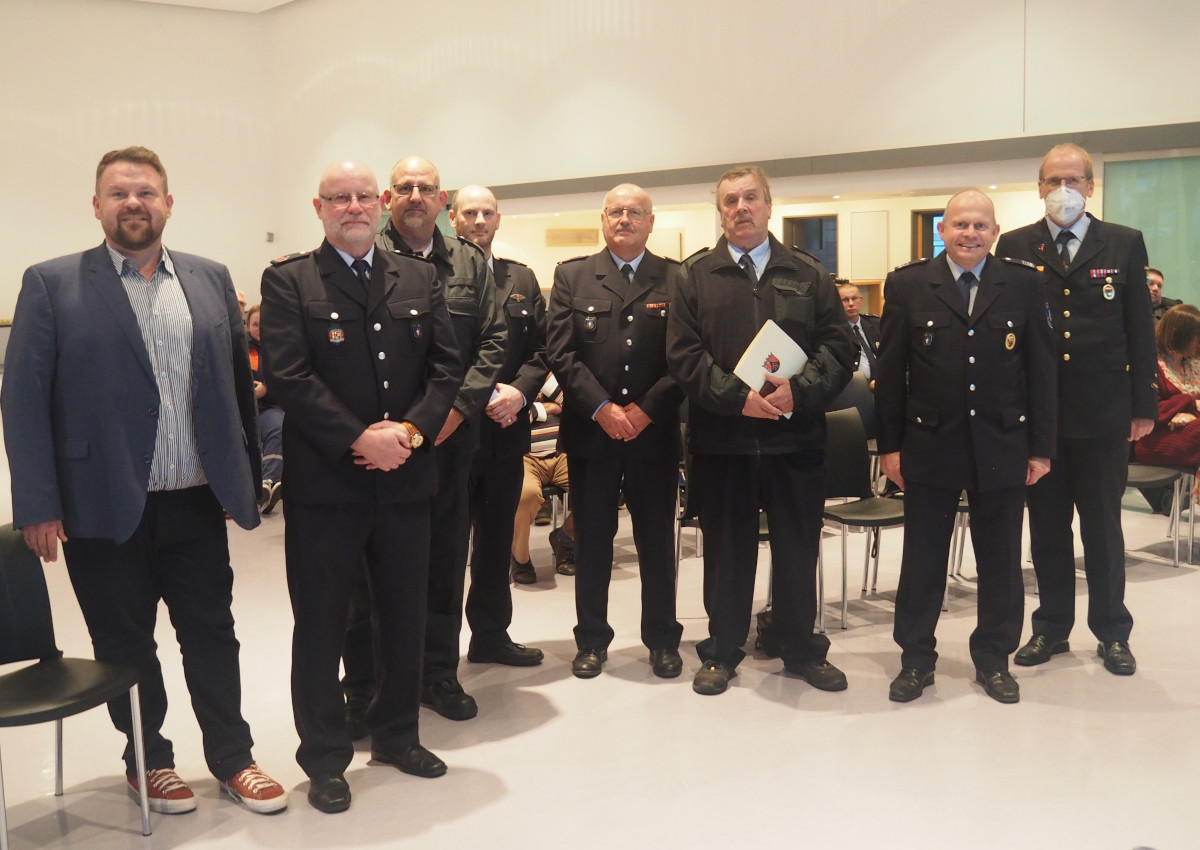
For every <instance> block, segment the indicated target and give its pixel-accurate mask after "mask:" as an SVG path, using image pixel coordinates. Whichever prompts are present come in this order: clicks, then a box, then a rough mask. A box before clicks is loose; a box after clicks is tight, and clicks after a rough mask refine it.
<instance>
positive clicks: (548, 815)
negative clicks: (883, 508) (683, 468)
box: [0, 470, 1200, 850]
mask: <svg viewBox="0 0 1200 850" xmlns="http://www.w3.org/2000/svg"><path fill="white" fill-rule="evenodd" d="M4 477H6V470H5V471H4V473H3V474H0V478H4ZM0 485H2V488H3V490H4V491H5V492H4V495H3V496H2V497H0V500H2V501H0V509H6V508H7V504H6V502H7V496H8V494H7V492H6V491H7V481H6V480H0ZM1126 503H1127V506H1128V507H1129V509H1128V510H1127V511H1126V512H1125V520H1126V522H1125V531H1126V536H1127V543H1128V545H1129V547H1130V549H1131V550H1134V551H1133V552H1132V553H1131V556H1130V559H1129V566H1128V575H1129V586H1128V602H1129V606H1130V608H1131V610H1132V611H1133V614H1134V617H1135V618H1136V619H1137V625H1136V627H1135V629H1134V633H1133V640H1132V647H1133V650H1134V652H1135V653H1136V655H1137V658H1138V662H1139V669H1138V672H1137V675H1135V676H1133V677H1131V678H1118V677H1115V676H1112V675H1110V674H1108V673H1107V672H1105V671H1104V670H1103V668H1102V667H1101V666H1100V663H1099V661H1098V659H1097V658H1096V655H1095V641H1094V640H1093V639H1092V637H1091V636H1090V635H1089V634H1088V633H1087V631H1086V628H1084V627H1083V626H1082V625H1081V626H1080V627H1079V628H1077V629H1076V630H1075V633H1074V635H1073V636H1072V650H1073V651H1072V652H1071V653H1070V654H1069V655H1064V656H1060V657H1058V658H1056V659H1055V660H1054V661H1053V662H1051V663H1050V664H1048V665H1046V666H1044V667H1040V668H1036V669H1024V668H1015V672H1016V675H1017V677H1018V679H1019V681H1020V684H1021V702H1020V704H1019V705H1015V706H1005V705H1000V704H998V703H996V702H993V701H992V700H990V699H988V698H987V697H985V696H984V695H983V694H982V691H981V689H980V687H979V686H978V685H976V684H974V683H973V669H972V666H971V663H970V659H969V656H968V653H967V647H966V640H967V635H968V634H969V632H970V630H971V628H972V627H973V623H974V589H973V583H972V581H971V577H972V576H973V574H974V568H973V563H974V562H973V557H972V554H971V552H970V551H968V552H967V556H966V567H965V574H966V576H967V578H966V579H965V580H962V581H955V582H954V583H953V586H952V589H951V595H950V602H951V608H950V611H949V612H947V613H945V614H943V616H942V623H941V628H940V631H939V638H940V641H941V645H940V649H941V651H942V657H941V661H940V664H939V666H938V670H937V683H936V685H935V686H933V687H932V688H930V689H929V690H927V691H926V693H925V695H924V696H923V697H922V698H921V699H920V700H918V701H916V702H914V703H911V704H908V705H897V704H894V703H890V702H889V701H888V699H887V688H888V682H889V681H890V679H891V677H892V676H894V675H895V673H896V672H897V671H898V668H899V653H898V651H897V649H896V647H895V645H894V644H893V643H892V640H891V610H892V598H893V594H894V590H895V585H896V576H897V571H898V562H899V552H900V543H901V532H899V531H892V532H885V534H884V552H883V566H882V568H881V576H880V585H879V586H880V593H879V594H878V595H863V594H860V592H859V584H858V583H857V577H858V575H859V571H860V570H861V563H862V561H861V557H862V556H861V553H862V549H861V547H862V544H863V537H862V536H861V535H856V536H854V537H852V538H851V553H852V554H851V560H852V568H851V604H850V614H851V621H850V628H849V629H848V630H847V631H841V630H840V629H837V628H836V624H837V610H836V607H837V602H838V598H839V592H838V587H837V586H838V584H839V582H838V581H837V578H838V576H837V571H838V563H839V556H838V550H839V548H840V547H838V545H837V542H836V538H833V537H830V538H827V543H826V548H827V555H828V557H829V563H828V564H827V570H828V572H829V579H830V587H829V589H828V591H827V601H828V602H829V603H830V607H829V609H828V615H829V618H830V620H829V623H830V626H831V630H830V634H831V637H832V640H833V648H832V650H831V653H830V659H831V660H832V661H833V662H834V663H835V664H837V665H838V666H840V667H841V668H842V669H844V670H845V671H846V673H847V674H848V676H849V679H850V688H849V690H848V691H846V692H843V693H839V694H828V693H821V692H819V691H816V690H814V689H812V688H811V687H809V686H808V685H807V684H805V683H804V682H802V681H800V680H798V679H795V678H792V677H789V676H787V675H784V674H783V673H782V672H781V665H780V663H779V662H778V661H775V660H770V659H767V658H764V657H762V656H759V655H755V654H751V656H750V657H748V658H747V659H746V661H745V662H743V664H742V665H741V667H740V668H739V672H740V675H739V676H738V678H736V679H735V680H734V683H733V686H732V688H731V689H730V691H729V692H728V693H726V694H724V695H722V696H719V697H701V696H698V695H696V694H694V693H693V692H692V690H691V684H690V683H691V676H692V674H693V673H694V672H695V670H696V668H697V666H698V662H697V660H696V657H695V653H694V651H693V647H694V645H695V643H696V642H697V641H698V640H700V639H701V638H702V637H704V636H705V634H706V631H705V628H706V627H705V619H704V616H703V607H702V604H701V592H700V588H701V569H700V561H699V560H698V559H696V558H694V557H689V558H686V559H685V560H684V563H683V566H682V570H681V575H680V592H679V615H680V620H681V621H682V622H683V624H684V646H683V652H684V659H685V671H684V675H683V676H681V677H680V678H679V679H676V680H674V681H663V680H658V679H655V678H654V677H653V675H652V674H651V673H650V669H649V666H648V664H647V663H646V652H645V650H644V649H643V648H642V647H641V646H640V645H639V643H638V639H637V620H638V608H637V594H638V585H639V582H638V577H637V567H636V559H635V557H634V554H633V550H632V543H631V539H630V535H629V529H628V520H627V519H625V518H623V519H622V526H621V528H622V532H621V537H620V540H619V543H620V544H621V547H620V550H619V554H618V564H617V566H616V568H615V569H614V572H613V583H612V619H613V625H614V627H615V628H616V631H617V638H616V641H615V642H614V644H613V647H612V651H611V652H610V655H609V662H608V664H607V666H606V668H605V672H604V674H603V675H602V676H601V677H599V678H597V679H593V680H590V681H583V680H579V679H575V678H573V677H572V676H571V674H570V670H569V662H570V660H571V657H572V656H573V654H574V645H573V642H572V639H571V627H572V625H573V624H574V609H573V602H572V589H573V579H570V578H563V577H556V576H555V575H554V573H553V571H552V570H548V569H547V568H546V565H547V564H549V562H550V557H549V547H548V546H547V545H546V537H545V533H544V530H538V531H537V533H536V534H535V542H536V544H537V545H536V546H535V548H534V562H535V564H536V565H537V566H538V567H539V577H540V581H539V582H538V584H536V585H533V586H530V587H518V588H516V589H515V591H514V598H515V606H516V616H515V623H514V626H513V629H512V634H513V636H514V637H515V638H516V639H517V640H519V641H522V642H525V643H528V644H530V645H536V646H539V647H541V648H542V649H544V650H545V652H546V656H547V659H546V662H545V664H543V665H542V666H540V667H536V668H531V669H524V670H514V669H506V668H501V667H493V666H480V665H472V664H468V663H466V662H465V660H464V663H463V666H462V670H461V678H462V681H463V683H464V685H465V686H466V688H467V690H468V692H470V693H472V694H473V695H475V697H476V698H477V699H478V701H479V705H480V714H479V717H478V718H476V719H474V720H471V721H468V722H465V723H455V722H452V721H449V720H445V719H443V718H441V717H438V716H437V715H435V714H433V713H432V712H430V711H428V710H423V713H422V721H423V722H422V739H423V742H424V743H425V744H426V746H428V747H429V748H430V749H432V750H433V751H434V752H436V753H438V754H439V755H441V756H442V757H443V758H444V759H445V760H446V762H447V763H448V764H449V766H450V770H449V773H448V774H447V775H446V776H445V777H443V778H440V779H436V780H426V779H417V778H414V777H411V776H406V775H404V774H401V773H399V772H398V771H396V770H395V769H393V768H390V767H384V766H372V765H370V764H368V761H369V751H368V749H366V748H364V747H363V746H362V745H360V749H359V752H358V755H357V756H356V758H355V760H354V763H353V765H352V766H351V768H350V771H349V772H348V779H349V781H350V785H351V788H352V790H353V795H354V801H353V805H352V806H351V808H350V811H349V812H347V813H345V814H341V815H336V816H330V815H323V814H320V813H319V812H317V811H316V810H314V809H312V808H311V807H310V806H309V805H308V804H307V802H306V801H305V791H306V789H307V787H308V785H307V780H306V778H305V776H304V775H303V773H302V772H301V771H300V769H299V767H298V766H297V765H296V763H295V761H294V759H293V754H294V751H295V747H296V744H297V739H296V734H295V730H294V728H293V725H292V716H291V709H290V702H289V695H288V652H289V650H288V647H289V640H290V633H291V628H292V621H291V615H290V609H289V606H288V599H287V591H286V588H285V585H284V578H283V559H282V548H283V546H282V544H283V522H284V521H283V518H282V517H281V516H276V517H268V518H266V519H265V521H264V523H263V525H262V527H261V528H259V529H257V530H256V531H253V532H244V531H241V530H238V529H236V528H235V529H233V530H232V531H231V538H232V548H233V557H234V565H235V568H236V570H237V575H238V578H237V585H236V588H235V614H236V616H237V622H238V633H239V637H240V638H241V642H242V647H243V652H242V663H243V667H242V679H243V682H244V700H243V702H244V711H245V715H246V717H247V719H248V720H249V721H250V724H251V726H252V728H253V730H254V734H255V737H256V739H257V741H258V744H257V746H256V748H255V755H256V757H257V758H258V760H259V762H260V763H261V764H262V765H263V766H264V768H265V769H266V770H268V771H269V772H270V773H272V774H273V775H274V776H275V777H276V778H278V779H279V780H280V781H282V782H283V783H284V784H285V786H286V787H288V788H289V789H290V790H291V792H292V805H291V807H290V808H289V809H288V810H287V811H286V812H283V813H281V814H278V815H274V816H262V815H255V814H252V813H250V812H248V811H246V810H244V809H241V808H239V807H237V806H235V805H234V804H232V803H230V802H228V801H227V800H224V799H221V798H220V797H219V795H218V789H217V784H216V781H215V780H214V779H213V778H212V777H210V776H208V775H207V773H206V771H205V768H204V762H203V759H202V757H201V752H200V746H199V734H198V730H197V727H196V723H195V719H194V717H193V716H192V713H191V711H190V709H189V705H188V699H187V693H186V690H185V688H184V686H183V682H182V677H181V674H180V667H179V661H178V650H177V648H176V644H175V642H174V639H173V635H172V633H171V629H170V626H169V624H168V623H167V622H166V617H165V615H164V617H163V618H162V619H163V624H162V628H161V635H160V643H161V647H162V648H161V656H162V658H163V659H164V667H165V669H166V671H167V675H168V676H169V680H168V687H169V689H170V695H171V698H172V706H171V710H170V713H169V715H168V720H167V729H166V732H167V734H168V735H169V736H170V737H171V738H173V739H174V741H175V747H176V754H177V760H178V769H179V772H180V773H181V774H182V775H183V776H184V777H185V778H186V779H188V780H189V781H190V782H191V783H192V784H193V787H194V788H195V790H196V792H197V795H198V796H199V798H200V800H199V802H200V805H199V809H198V811H196V812H194V813H191V814H186V815H176V816H167V815H153V816H152V825H153V829H154V834H153V836H151V837H150V838H145V839H144V838H143V837H142V836H141V835H140V829H139V817H138V812H137V808H136V806H135V805H134V804H133V803H132V802H131V801H130V799H129V798H128V796H127V795H126V793H125V788H124V781H123V779H122V776H121V773H122V768H121V762H120V759H119V756H120V752H121V748H122V741H121V740H120V738H119V737H118V735H117V734H116V733H115V732H114V731H113V729H112V728H111V726H110V725H109V722H108V718H107V715H106V714H105V713H104V712H103V711H93V712H90V713H88V714H85V715H82V716H79V717H76V718H73V719H71V720H69V721H68V722H67V724H66V733H65V734H66V748H67V754H66V794H65V796H64V797H62V798H61V799H56V798H55V797H54V796H53V757H52V752H53V727H52V725H46V726H39V727H32V728H24V729H4V730H0V750H2V752H3V768H4V780H5V791H6V794H7V795H8V818H9V833H10V837H11V841H12V847H13V850H26V848H34V847H37V848H89V850H91V848H96V850H108V848H113V849H114V850H115V849H116V848H144V847H159V848H173V847H187V848H210V847H212V848H218V847H219V848H223V850H239V848H326V847H338V848H388V847H433V846H438V847H447V848H455V850H457V848H471V847H487V848H497V850H500V849H501V848H559V847H564V846H565V847H570V848H572V849H573V850H590V848H606V850H611V848H630V850H634V848H647V847H655V848H659V847H669V846H672V845H675V846H680V847H693V848H708V847H721V848H728V847H742V846H749V847H755V846H762V845H763V844H764V843H765V842H767V841H771V842H775V841H779V842H780V843H782V844H783V845H784V846H797V847H843V848H875V847H888V848H918V847H919V848H929V847H933V848H978V850H987V848H1014V847H1020V848H1023V850H1038V848H1087V850H1106V848H1112V849H1113V850H1129V849H1130V848H1134V847H1151V848H1156V850H1168V848H1195V847H1198V846H1200V837H1197V827H1198V826H1200V816H1198V815H1197V808H1198V802H1197V795H1196V786H1194V785H1192V783H1193V782H1195V781H1196V780H1197V773H1198V771H1197V767H1198V766H1200V735H1198V734H1197V730H1200V676H1197V674H1196V670H1197V668H1198V667H1200V640H1197V637H1198V630H1197V626H1196V621H1197V615H1198V613H1200V606H1198V605H1197V600H1198V599H1200V575H1198V571H1197V569H1196V568H1195V567H1192V566H1188V565H1184V566H1182V567H1180V568H1179V569H1175V568H1172V567H1171V566H1170V565H1169V564H1168V565H1163V564H1160V563H1153V562H1151V561H1149V560H1143V559H1141V558H1140V557H1139V556H1140V555H1142V554H1145V553H1153V554H1157V555H1162V556H1166V557H1169V555H1170V547H1169V546H1168V544H1167V543H1166V542H1165V540H1164V538H1165V532H1166V520H1165V519H1164V518H1162V517H1158V516H1152V515H1150V514H1149V513H1148V512H1147V511H1146V510H1145V506H1144V502H1142V501H1141V499H1140V497H1138V496H1137V495H1136V494H1134V493H1131V494H1129V495H1127V498H1126ZM686 551H687V552H688V554H690V553H691V551H692V550H691V545H690V534H689V535H688V537H687V547H686ZM760 573H761V575H762V576H765V573H766V569H765V552H764V568H763V569H762V570H761V571H760ZM47 575H48V577H49V581H50V586H51V594H52V597H53V602H54V608H55V613H56V617H57V627H58V632H59V642H60V645H61V647H62V648H63V649H64V650H65V651H66V652H67V653H68V654H69V655H84V656H89V655H90V644H89V642H88V639H87V635H86V631H85V629H84V627H83V623H82V621H81V618H80V615H79V611H78V607H77V606H76V604H75V601H74V598H73V596H72V594H71V590H70V586H69V584H68V582H67V579H66V575H65V571H64V569H63V568H62V566H61V564H60V565H52V566H49V567H48V569H47ZM1026 580H1027V582H1029V583H1031V582H1032V570H1030V569H1027V570H1026ZM1081 589H1082V585H1081ZM765 595H766V594H765V587H764V586H763V584H762V582H761V580H760V587H759V593H758V603H757V605H756V607H761V602H762V601H763V600H764V599H765ZM1034 603H1035V597H1034V596H1033V595H1032V594H1031V595H1030V596H1029V597H1028V598H1027V607H1028V609H1029V610H1031V609H1032V606H1033V605H1034ZM1083 603H1084V600H1083V598H1082V596H1081V598H1080V619H1081V620H1082V619H1083V613H1082V612H1083ZM1026 621H1027V622H1028V616H1027V617H1026ZM1026 630H1028V625H1026ZM464 646H465V641H464Z"/></svg>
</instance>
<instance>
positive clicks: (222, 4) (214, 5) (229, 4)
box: [137, 0, 292, 14]
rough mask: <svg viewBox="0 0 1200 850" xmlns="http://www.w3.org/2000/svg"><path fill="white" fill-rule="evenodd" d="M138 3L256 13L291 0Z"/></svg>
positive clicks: (145, 0)
mask: <svg viewBox="0 0 1200 850" xmlns="http://www.w3.org/2000/svg"><path fill="white" fill-rule="evenodd" d="M137 2H138V3H157V4H158V5H160V6H192V7H194V8H197V9H220V10H221V11H224V12H249V13H251V14H257V13H258V12H265V11H267V10H268V9H274V8H275V7H277V6H286V5H287V4H288V3H291V2H292V0H137Z"/></svg>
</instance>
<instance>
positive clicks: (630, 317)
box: [625, 316, 633, 322]
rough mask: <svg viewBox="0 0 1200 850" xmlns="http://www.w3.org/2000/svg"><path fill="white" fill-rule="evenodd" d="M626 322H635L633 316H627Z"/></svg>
mask: <svg viewBox="0 0 1200 850" xmlns="http://www.w3.org/2000/svg"><path fill="white" fill-rule="evenodd" d="M625 321H627V322H632V321H633V316H626V317H625Z"/></svg>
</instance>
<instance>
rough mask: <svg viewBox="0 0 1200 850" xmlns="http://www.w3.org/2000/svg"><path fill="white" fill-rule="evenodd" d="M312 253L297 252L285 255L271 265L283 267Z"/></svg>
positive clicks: (272, 261)
mask: <svg viewBox="0 0 1200 850" xmlns="http://www.w3.org/2000/svg"><path fill="white" fill-rule="evenodd" d="M311 253H312V251H297V252H296V253H295V254H284V255H283V256H282V257H276V258H275V259H273V260H271V265H273V266H282V265H283V264H284V263H290V262H291V261H292V260H298V259H300V258H301V257H307V256H308V255H309V254H311Z"/></svg>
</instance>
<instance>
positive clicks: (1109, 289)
mask: <svg viewBox="0 0 1200 850" xmlns="http://www.w3.org/2000/svg"><path fill="white" fill-rule="evenodd" d="M1116 297H1117V290H1116V289H1114V288H1113V285H1112V284H1111V283H1106V284H1104V300H1105V301H1112V300H1113V299H1114V298H1116Z"/></svg>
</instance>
